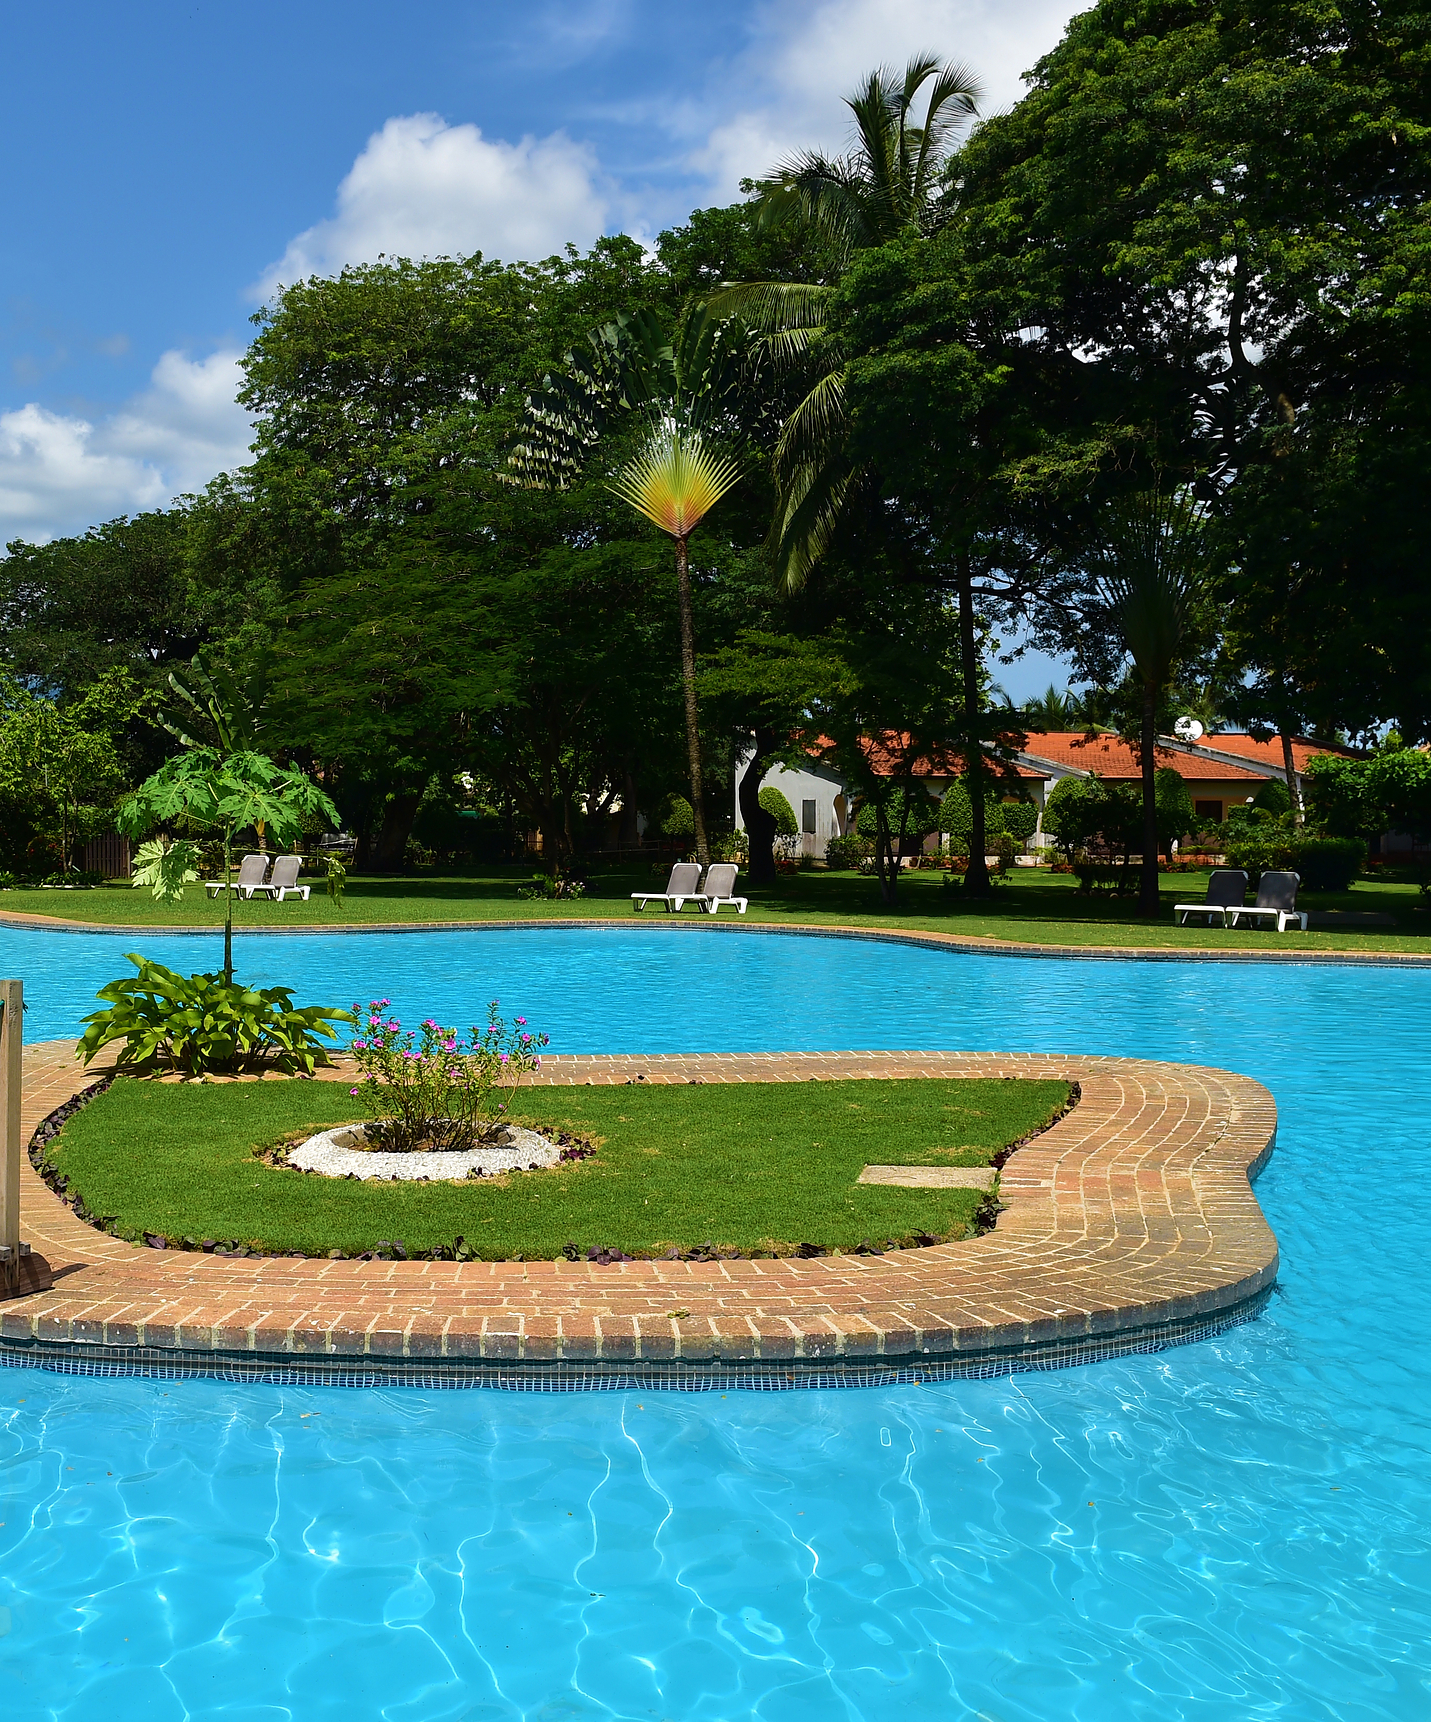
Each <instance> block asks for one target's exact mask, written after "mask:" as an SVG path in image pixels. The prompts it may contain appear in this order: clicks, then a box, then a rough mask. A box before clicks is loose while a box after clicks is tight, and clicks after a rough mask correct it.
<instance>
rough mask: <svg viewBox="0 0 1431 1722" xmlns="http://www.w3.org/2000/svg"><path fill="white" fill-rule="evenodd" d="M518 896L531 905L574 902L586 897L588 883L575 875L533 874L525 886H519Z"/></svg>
mask: <svg viewBox="0 0 1431 1722" xmlns="http://www.w3.org/2000/svg"><path fill="white" fill-rule="evenodd" d="M517 895H518V896H519V897H524V898H526V900H527V901H528V902H530V903H556V902H574V901H575V900H576V899H577V898H578V897H584V896H585V895H586V881H585V880H584V879H581V878H579V877H578V876H577V875H576V874H575V873H563V872H561V871H560V870H558V871H557V872H555V873H533V874H532V876H531V878H530V879H528V880H527V882H526V884H525V885H518V887H517Z"/></svg>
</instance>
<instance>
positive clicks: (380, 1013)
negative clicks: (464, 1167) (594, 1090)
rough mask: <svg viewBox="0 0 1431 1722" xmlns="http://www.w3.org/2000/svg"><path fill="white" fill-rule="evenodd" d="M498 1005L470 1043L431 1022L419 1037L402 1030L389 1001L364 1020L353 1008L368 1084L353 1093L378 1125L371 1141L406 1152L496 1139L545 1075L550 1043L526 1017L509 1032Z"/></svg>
mask: <svg viewBox="0 0 1431 1722" xmlns="http://www.w3.org/2000/svg"><path fill="white" fill-rule="evenodd" d="M498 1002H499V1001H498V1000H496V999H493V1000H492V1003H491V1004H490V1005H489V1006H488V1007H487V1019H488V1020H487V1027H486V1028H485V1029H480V1028H477V1027H474V1028H473V1029H472V1034H471V1038H470V1039H469V1040H466V1041H464V1040H463V1038H462V1036H461V1035H459V1034H458V1032H457V1030H456V1029H455V1028H443V1027H441V1026H440V1025H439V1024H438V1023H437V1022H436V1021H434V1019H433V1018H432V1017H428V1019H427V1020H426V1021H425V1022H424V1023H423V1024H422V1027H421V1029H419V1030H417V1031H414V1030H412V1029H406V1030H404V1028H403V1026H402V1023H401V1021H400V1020H399V1019H398V1018H397V1017H393V1016H389V1015H388V1014H387V1011H388V1009H389V1007H390V1005H391V1003H392V1001H391V1000H390V999H373V1000H372V1001H371V1002H370V1003H369V1005H368V1009H367V1013H366V1019H365V1020H364V1018H363V1013H362V1007H361V1006H360V1005H358V1004H354V1006H353V1011H354V1019H353V1020H357V1021H358V1022H359V1026H360V1032H359V1033H358V1034H357V1035H356V1036H355V1037H354V1039H353V1043H352V1046H351V1047H350V1049H349V1050H350V1051H351V1052H352V1055H353V1058H354V1059H355V1060H356V1062H357V1065H358V1068H359V1070H361V1071H362V1072H363V1080H362V1082H361V1083H360V1084H359V1085H358V1086H357V1087H356V1088H354V1089H353V1090H352V1091H351V1092H352V1093H353V1094H355V1095H357V1096H359V1097H360V1098H361V1099H362V1101H363V1103H364V1106H365V1108H366V1110H367V1113H368V1116H369V1117H370V1118H372V1119H373V1121H374V1122H373V1124H372V1126H371V1128H370V1130H369V1137H370V1138H371V1139H375V1140H376V1141H377V1142H378V1143H379V1144H380V1145H381V1146H382V1147H383V1148H385V1149H388V1150H390V1151H394V1152H408V1151H411V1150H414V1149H420V1148H435V1149H441V1148H470V1147H472V1146H473V1144H474V1143H478V1142H484V1141H487V1140H490V1138H491V1137H493V1136H494V1135H495V1134H496V1132H497V1131H498V1130H499V1129H500V1128H501V1125H502V1121H503V1119H504V1118H505V1117H506V1114H507V1111H508V1108H509V1104H510V1101H511V1097H512V1096H513V1095H514V1094H515V1093H516V1091H517V1089H518V1088H519V1087H520V1086H521V1083H522V1081H523V1079H524V1078H525V1077H527V1076H529V1075H530V1074H531V1073H532V1071H534V1070H537V1069H539V1068H540V1066H541V1062H542V1061H541V1049H542V1047H544V1046H545V1045H546V1044H547V1036H546V1035H544V1034H537V1033H536V1032H535V1031H533V1030H530V1029H528V1027H527V1019H526V1018H525V1017H524V1016H519V1017H516V1018H515V1019H514V1020H513V1022H512V1024H511V1025H510V1026H509V1025H508V1024H507V1023H506V1022H505V1021H504V1019H503V1018H502V1017H500V1016H499V1015H498V1014H497V1005H498Z"/></svg>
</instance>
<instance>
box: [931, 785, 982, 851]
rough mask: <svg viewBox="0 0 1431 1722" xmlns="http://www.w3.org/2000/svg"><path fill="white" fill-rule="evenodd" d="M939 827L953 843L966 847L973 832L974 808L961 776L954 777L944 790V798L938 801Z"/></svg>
mask: <svg viewBox="0 0 1431 1722" xmlns="http://www.w3.org/2000/svg"><path fill="white" fill-rule="evenodd" d="M939 829H940V830H941V831H943V832H946V833H947V834H948V836H949V837H950V838H951V839H952V840H953V842H954V843H955V844H957V845H962V846H964V847H966V848H967V846H968V843H969V839H970V837H971V836H972V835H973V832H974V810H973V808H972V806H971V805H970V802H969V791H968V789H967V788H966V787H965V784H964V780H963V779H962V778H956V779H955V780H954V782H953V783H951V784H950V785H949V787H948V789H946V790H945V791H944V799H943V800H942V801H941V802H940V803H939Z"/></svg>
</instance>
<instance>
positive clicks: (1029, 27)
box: [685, 0, 1083, 198]
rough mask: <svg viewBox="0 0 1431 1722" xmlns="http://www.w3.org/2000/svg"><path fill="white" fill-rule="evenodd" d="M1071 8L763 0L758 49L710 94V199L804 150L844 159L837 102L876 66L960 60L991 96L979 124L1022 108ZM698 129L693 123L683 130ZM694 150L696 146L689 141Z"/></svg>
mask: <svg viewBox="0 0 1431 1722" xmlns="http://www.w3.org/2000/svg"><path fill="white" fill-rule="evenodd" d="M1081 10H1083V7H1082V6H1081V5H1078V4H1076V3H1074V0H816V4H814V5H811V4H809V0H768V4H766V5H765V6H764V7H763V8H762V9H761V10H760V11H758V12H757V13H756V14H755V17H754V20H753V23H752V29H751V39H750V41H749V43H748V45H747V46H746V48H745V49H744V51H743V52H742V53H741V54H740V56H739V57H738V58H737V59H736V60H735V61H734V62H733V64H732V66H731V69H730V75H729V76H728V77H727V78H724V79H722V80H721V85H720V87H719V88H718V89H717V90H716V91H714V92H713V102H712V103H708V104H703V107H704V109H705V111H706V112H707V113H710V112H711V109H712V107H713V106H718V108H719V111H720V113H721V114H722V116H723V117H720V118H719V119H717V120H716V121H715V123H714V124H712V125H711V126H710V129H709V131H708V132H707V133H706V135H705V137H704V139H703V140H702V141H700V142H699V143H697V144H696V145H695V147H694V149H693V151H692V154H691V165H692V167H693V168H694V169H695V170H696V171H697V172H699V173H701V174H702V175H704V176H705V177H706V178H707V179H708V181H709V184H710V189H711V194H712V195H713V196H718V197H721V198H730V197H734V196H735V195H736V191H737V187H738V185H739V182H740V180H741V179H742V177H749V178H755V177H758V176H759V175H760V174H762V173H764V172H765V171H766V169H767V168H770V167H772V166H774V164H775V163H776V162H777V161H779V160H781V159H782V158H783V157H785V156H787V155H789V154H791V153H792V152H794V151H797V150H804V149H824V150H840V149H843V148H844V147H845V146H846V144H847V143H848V141H849V134H850V115H849V111H848V110H847V109H846V108H845V106H844V103H843V101H842V100H841V97H843V96H845V95H847V94H848V93H849V92H850V91H851V90H852V89H853V88H854V87H855V86H856V84H858V83H859V82H860V80H861V79H862V78H863V77H865V76H866V75H867V74H868V73H869V72H871V71H872V70H873V69H874V68H875V67H876V66H881V65H889V66H895V67H903V65H904V63H905V62H906V61H907V60H908V59H909V58H910V56H911V55H913V54H916V53H922V52H929V53H933V54H938V55H940V56H941V57H942V58H944V59H946V60H958V61H962V62H963V63H964V64H965V65H967V66H969V67H970V68H971V69H972V70H973V72H974V73H975V75H976V76H977V77H978V79H979V81H980V83H981V84H982V85H983V87H984V92H985V99H984V102H983V104H982V111H983V112H984V113H986V114H987V113H993V112H997V111H998V110H1000V109H1002V108H1007V107H1010V106H1012V105H1013V103H1014V102H1016V101H1017V100H1018V99H1019V97H1020V95H1022V93H1023V90H1024V85H1023V84H1022V83H1021V81H1020V74H1021V73H1023V72H1026V71H1028V70H1030V69H1031V67H1032V66H1033V64H1034V62H1035V61H1036V60H1037V59H1039V58H1040V57H1041V56H1042V55H1044V54H1046V53H1047V52H1048V51H1049V49H1050V48H1052V47H1054V45H1055V44H1056V43H1057V42H1058V39H1059V37H1060V36H1061V35H1062V34H1063V31H1064V28H1065V26H1066V25H1067V23H1068V21H1069V19H1070V18H1072V17H1073V16H1074V14H1075V13H1077V12H1079V11H1081ZM694 118H695V115H694V114H693V113H690V112H688V113H687V115H686V116H685V124H686V125H687V126H689V125H690V123H691V122H692V120H693V119H694ZM693 141H694V140H693Z"/></svg>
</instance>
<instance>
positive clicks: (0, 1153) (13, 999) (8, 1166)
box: [0, 981, 30, 1291]
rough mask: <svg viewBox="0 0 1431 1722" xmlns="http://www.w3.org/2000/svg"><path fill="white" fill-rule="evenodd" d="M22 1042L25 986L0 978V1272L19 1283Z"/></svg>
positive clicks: (11, 1284)
mask: <svg viewBox="0 0 1431 1722" xmlns="http://www.w3.org/2000/svg"><path fill="white" fill-rule="evenodd" d="M24 1041H25V987H24V983H23V982H22V981H0V1275H3V1279H4V1283H5V1285H6V1287H7V1288H8V1289H9V1290H11V1291H13V1290H14V1289H15V1288H16V1287H17V1286H18V1285H19V1283H20V1259H21V1257H22V1256H26V1255H28V1254H29V1253H30V1252H29V1246H28V1245H26V1244H22V1243H21V1242H20V1055H21V1051H22V1048H23V1046H24Z"/></svg>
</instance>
